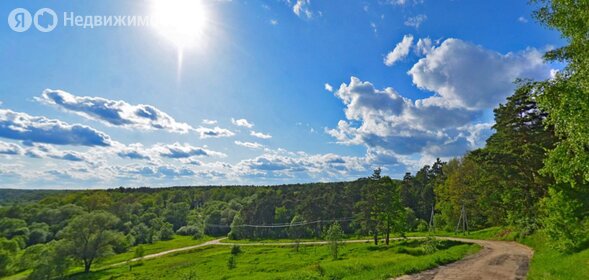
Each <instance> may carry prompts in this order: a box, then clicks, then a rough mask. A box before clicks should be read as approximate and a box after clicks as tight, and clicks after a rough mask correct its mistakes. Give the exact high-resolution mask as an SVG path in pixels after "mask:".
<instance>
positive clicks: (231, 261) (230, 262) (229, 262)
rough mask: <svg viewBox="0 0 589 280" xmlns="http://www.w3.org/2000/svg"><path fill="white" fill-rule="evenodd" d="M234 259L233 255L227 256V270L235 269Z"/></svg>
mask: <svg viewBox="0 0 589 280" xmlns="http://www.w3.org/2000/svg"><path fill="white" fill-rule="evenodd" d="M235 259H236V258H235V256H234V255H231V256H229V259H228V260H227V268H229V269H234V268H236V267H237V263H236V261H235Z"/></svg>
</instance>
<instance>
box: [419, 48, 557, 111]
mask: <svg viewBox="0 0 589 280" xmlns="http://www.w3.org/2000/svg"><path fill="white" fill-rule="evenodd" d="M549 71H550V69H549V68H548V67H547V65H546V64H544V60H543V58H542V52H540V51H538V50H536V49H532V48H530V49H526V50H525V51H521V52H517V53H507V54H501V53H498V52H495V51H491V50H487V49H485V48H483V47H481V46H477V45H474V44H471V43H468V42H465V41H462V40H459V39H452V38H450V39H447V40H445V41H444V42H443V43H442V44H441V45H440V46H439V47H437V48H435V49H433V50H432V51H431V52H429V53H428V54H427V55H426V57H424V58H422V59H420V60H419V61H418V62H417V63H416V64H415V65H413V67H412V68H411V70H409V72H408V73H409V75H411V77H412V78H413V83H414V84H415V85H416V86H417V87H419V88H420V89H424V90H429V91H432V92H435V93H436V94H437V95H436V96H434V97H431V98H428V99H426V100H423V104H432V103H439V104H441V103H444V104H446V106H451V107H464V108H469V109H481V108H493V107H494V106H496V105H497V104H499V102H502V101H503V100H504V99H505V98H506V97H507V96H509V95H511V94H512V93H513V89H514V84H513V82H514V80H515V79H517V78H536V79H544V78H547V77H548V75H549Z"/></svg>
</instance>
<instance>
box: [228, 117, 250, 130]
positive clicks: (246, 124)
mask: <svg viewBox="0 0 589 280" xmlns="http://www.w3.org/2000/svg"><path fill="white" fill-rule="evenodd" d="M231 123H232V124H233V125H236V126H242V127H247V128H252V127H254V124H253V123H250V122H249V121H248V120H246V119H237V120H236V119H234V118H231Z"/></svg>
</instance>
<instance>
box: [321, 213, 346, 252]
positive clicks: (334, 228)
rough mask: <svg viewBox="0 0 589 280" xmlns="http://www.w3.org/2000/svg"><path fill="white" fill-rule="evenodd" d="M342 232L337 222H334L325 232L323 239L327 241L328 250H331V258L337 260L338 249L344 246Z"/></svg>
mask: <svg viewBox="0 0 589 280" xmlns="http://www.w3.org/2000/svg"><path fill="white" fill-rule="evenodd" d="M343 238H344V231H343V230H342V227H341V226H340V224H339V223H338V222H334V223H333V224H332V225H331V226H330V227H329V228H328V229H327V232H325V239H326V240H328V241H329V248H330V249H331V257H332V258H333V259H334V260H337V257H338V253H339V250H340V247H341V246H342V245H343V244H344V243H343V242H342V239H343Z"/></svg>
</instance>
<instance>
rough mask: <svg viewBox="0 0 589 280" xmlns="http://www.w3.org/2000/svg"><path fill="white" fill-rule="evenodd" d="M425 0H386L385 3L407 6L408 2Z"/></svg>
mask: <svg viewBox="0 0 589 280" xmlns="http://www.w3.org/2000/svg"><path fill="white" fill-rule="evenodd" d="M423 1H424V0H385V3H388V4H391V5H395V6H405V5H408V4H413V5H416V4H421V3H423Z"/></svg>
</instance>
